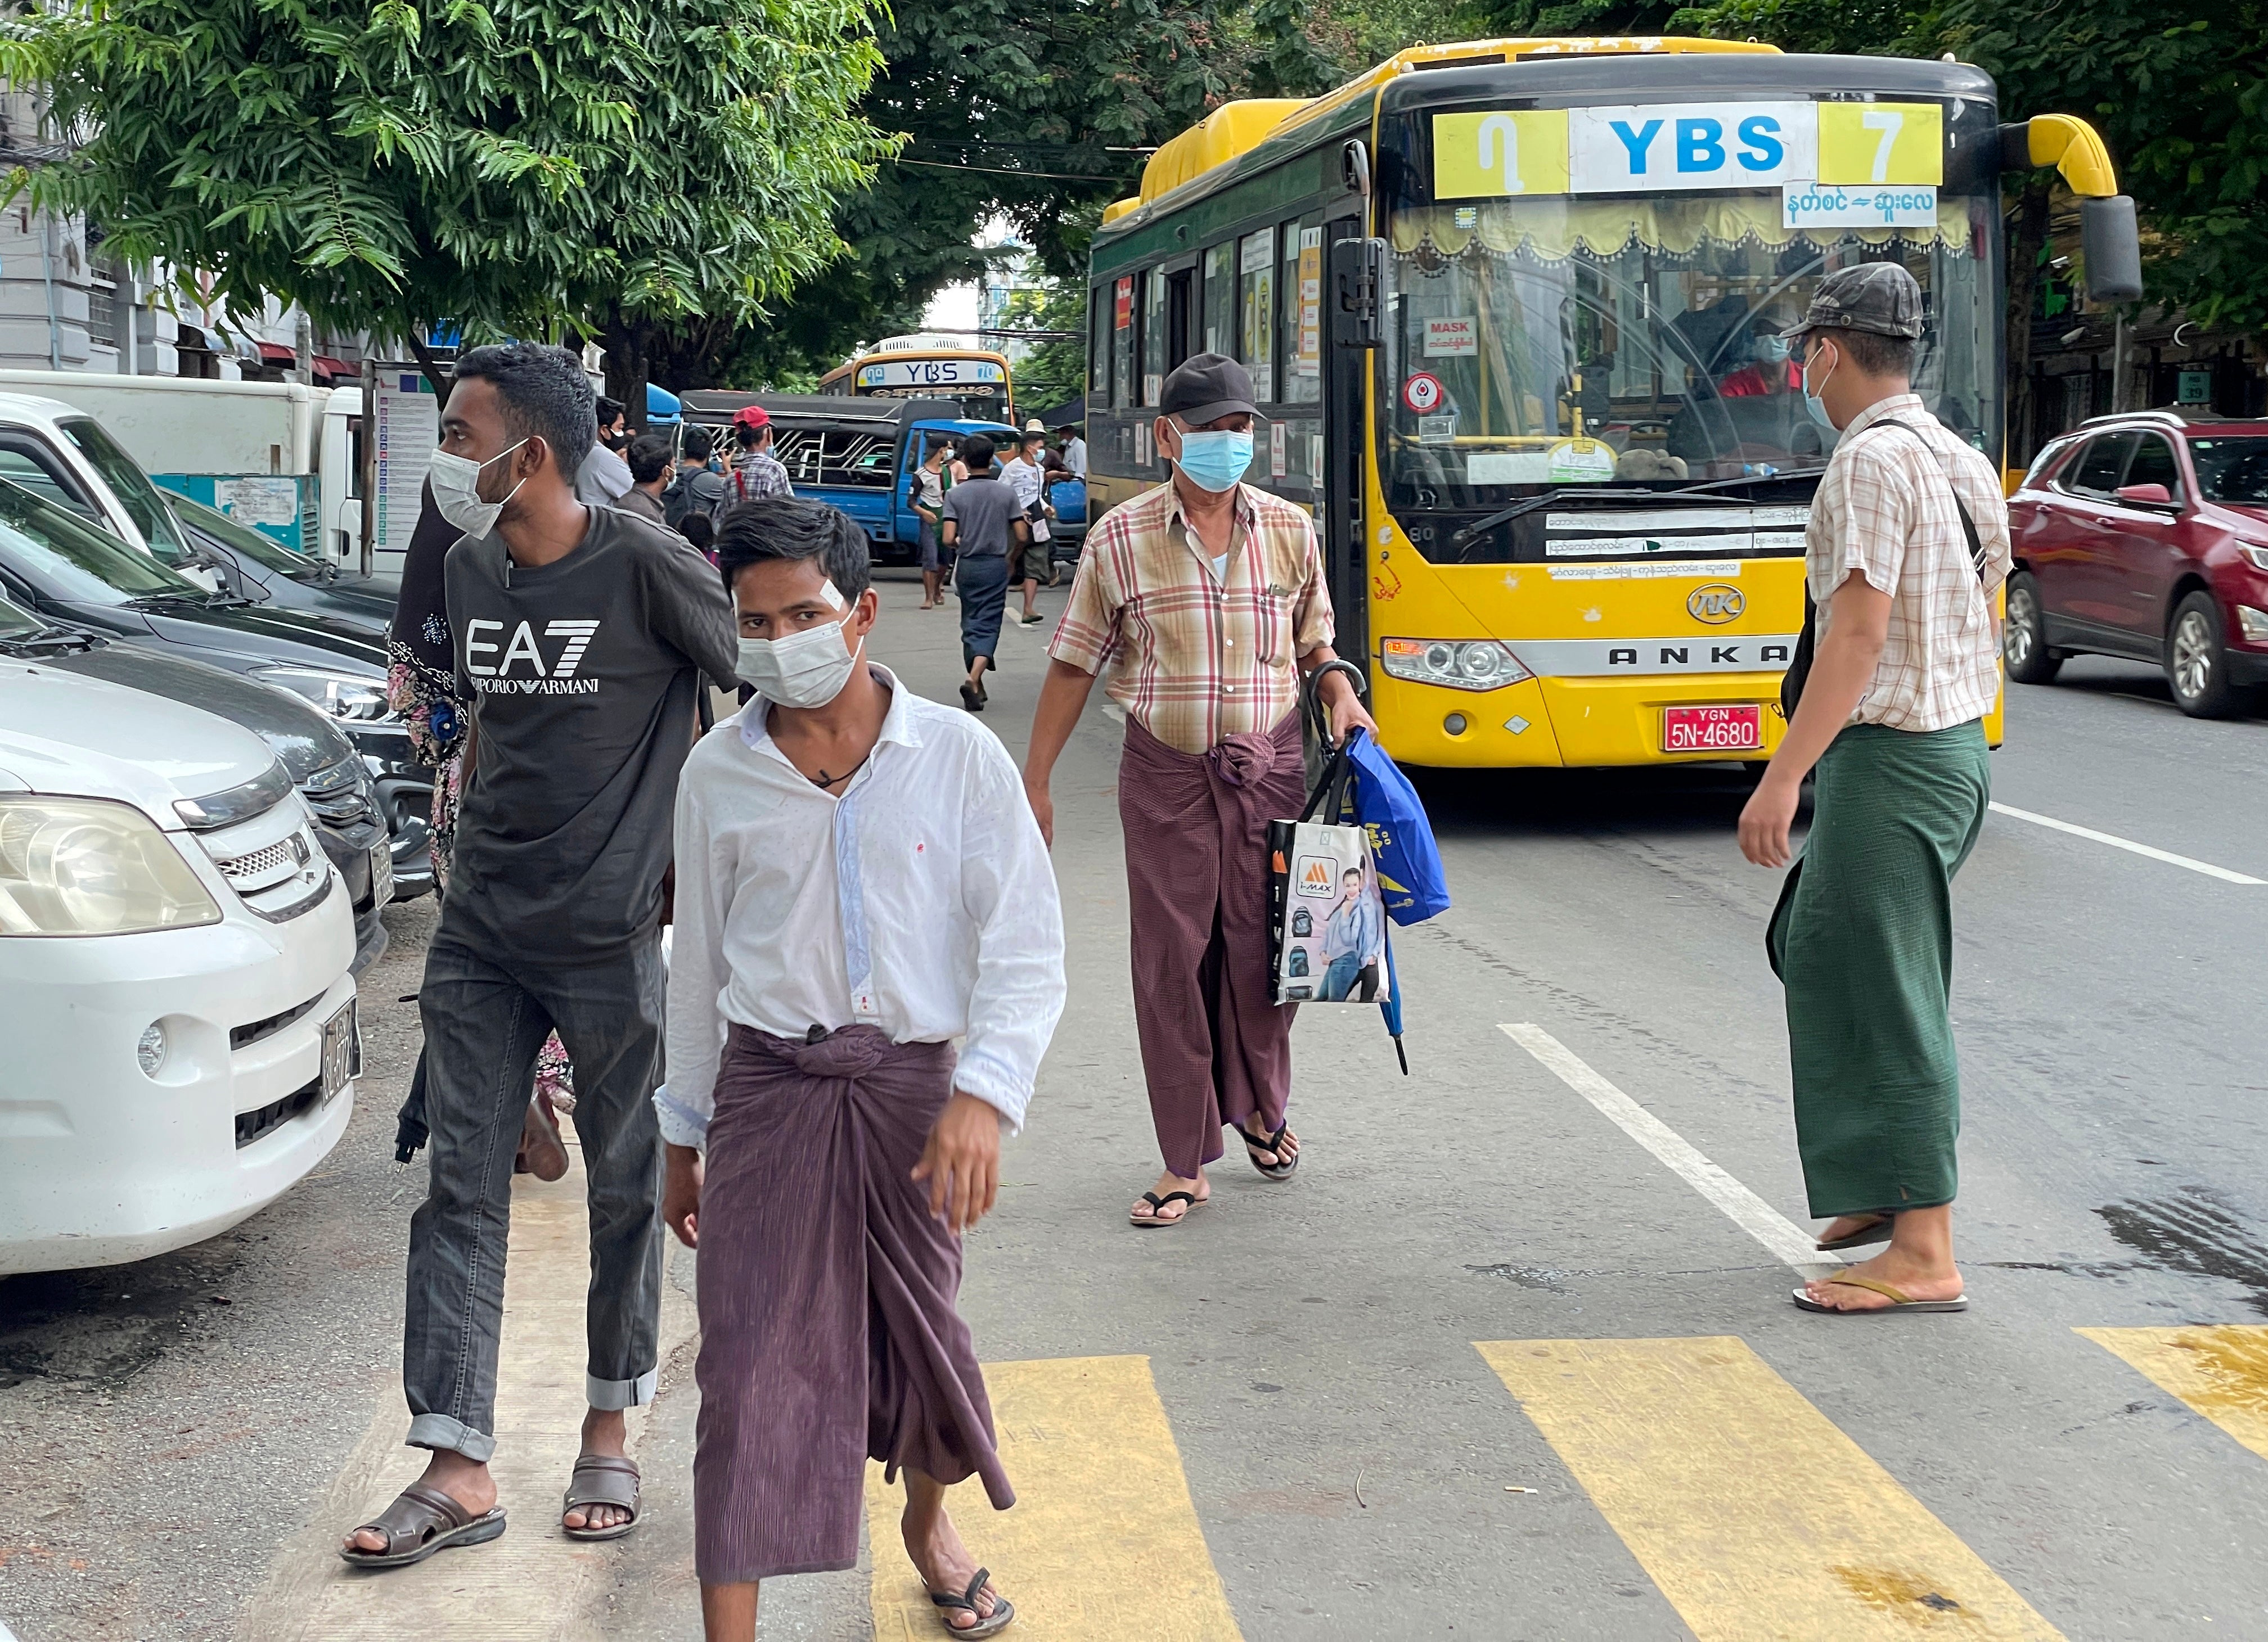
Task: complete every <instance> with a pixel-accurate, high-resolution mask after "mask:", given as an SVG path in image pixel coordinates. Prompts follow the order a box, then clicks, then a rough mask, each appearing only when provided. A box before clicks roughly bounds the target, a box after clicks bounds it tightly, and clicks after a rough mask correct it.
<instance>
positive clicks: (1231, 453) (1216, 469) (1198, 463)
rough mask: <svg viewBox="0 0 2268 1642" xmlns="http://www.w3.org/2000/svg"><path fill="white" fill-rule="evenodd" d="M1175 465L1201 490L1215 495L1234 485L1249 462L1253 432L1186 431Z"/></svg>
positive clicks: (1247, 430) (1250, 460)
mask: <svg viewBox="0 0 2268 1642" xmlns="http://www.w3.org/2000/svg"><path fill="white" fill-rule="evenodd" d="M1174 465H1175V466H1176V467H1178V468H1180V469H1181V470H1182V473H1184V474H1186V475H1187V476H1188V478H1189V483H1191V484H1193V485H1195V486H1196V487H1197V488H1198V489H1200V490H1209V491H1211V492H1212V493H1213V494H1214V495H1219V494H1220V493H1221V492H1222V491H1224V490H1229V489H1233V488H1234V487H1235V485H1236V481H1237V480H1240V479H1242V478H1243V477H1244V470H1245V469H1246V468H1248V467H1249V466H1251V465H1252V433H1251V430H1250V429H1246V430H1245V431H1244V432H1242V433H1185V434H1183V435H1182V453H1181V455H1179V456H1178V457H1176V458H1174Z"/></svg>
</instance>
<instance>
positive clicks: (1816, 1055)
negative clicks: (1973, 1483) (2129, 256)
mask: <svg viewBox="0 0 2268 1642" xmlns="http://www.w3.org/2000/svg"><path fill="white" fill-rule="evenodd" d="M1921 333H1922V304H1921V288H1920V287H1919V286H1918V284H1916V283H1915V282H1914V278H1913V275H1911V274H1909V273H1907V272H1906V270H1905V269H1904V268H1902V267H1900V266H1899V265H1898V264H1897V263H1895V262H1865V263H1860V264H1858V265H1857V266H1855V267H1852V268H1839V269H1837V270H1836V271H1835V272H1834V273H1832V274H1830V275H1828V276H1827V277H1826V278H1825V279H1823V280H1822V281H1821V282H1819V288H1818V290H1816V291H1815V293H1814V294H1813V296H1812V298H1811V306H1810V309H1809V311H1808V312H1807V313H1806V314H1805V316H1804V320H1803V323H1802V324H1801V325H1800V326H1797V327H1795V329H1794V330H1793V331H1792V332H1791V333H1790V335H1791V336H1792V337H1800V338H1801V339H1802V342H1803V348H1804V353H1803V376H1804V392H1805V394H1806V395H1807V396H1808V398H1809V400H1811V403H1812V407H1813V408H1814V409H1815V411H1818V412H1821V413H1823V414H1824V416H1825V419H1826V420H1827V421H1829V422H1830V423H1831V424H1832V425H1833V426H1834V427H1835V428H1836V429H1839V430H1840V432H1841V435H1842V437H1841V440H1840V441H1839V443H1837V445H1836V448H1835V454H1834V456H1833V458H1831V459H1830V461H1829V463H1828V466H1827V472H1826V473H1824V474H1823V475H1822V476H1821V478H1820V481H1819V490H1818V494H1817V495H1815V497H1814V498H1813V501H1812V506H1811V523H1810V527H1809V530H1808V532H1807V534H1806V538H1805V550H1806V555H1807V562H1806V573H1807V579H1808V589H1809V591H1810V594H1811V597H1813V598H1814V599H1815V601H1816V602H1817V605H1818V617H1817V645H1818V649H1817V659H1816V660H1815V662H1814V663H1813V664H1812V668H1811V672H1810V676H1809V678H1808V681H1807V682H1806V683H1804V685H1802V691H1801V695H1800V700H1799V703H1798V705H1797V707H1796V710H1795V714H1794V716H1793V718H1792V719H1791V720H1790V721H1789V723H1788V727H1787V734H1786V737H1784V738H1783V739H1782V740H1781V742H1780V744H1779V748H1778V751H1776V752H1775V753H1774V754H1773V755H1772V760H1771V766H1770V767H1769V768H1768V769H1767V770H1766V772H1765V773H1764V780H1763V781H1762V782H1761V783H1759V784H1758V786H1757V788H1756V795H1755V796H1754V797H1753V798H1751V799H1750V800H1749V804H1748V807H1747V809H1746V810H1743V811H1742V816H1741V848H1742V853H1743V854H1746V855H1747V856H1748V858H1749V860H1750V861H1755V862H1756V863H1757V864H1758V865H1759V866H1766V867H1778V866H1785V865H1786V862H1787V860H1788V853H1789V852H1788V828H1789V825H1790V823H1791V822H1792V821H1793V819H1794V817H1795V810H1796V801H1797V795H1798V791H1799V788H1800V785H1801V783H1802V781H1803V778H1804V776H1805V774H1806V773H1811V772H1813V771H1815V772H1816V774H1817V778H1818V791H1817V801H1816V806H1815V814H1814V817H1813V820H1812V826H1811V835H1810V837H1809V839H1808V840H1807V841H1806V843H1805V846H1804V853H1803V859H1802V861H1800V862H1798V863H1797V866H1796V870H1795V871H1793V872H1791V873H1790V874H1789V875H1788V876H1787V880H1786V883H1785V884H1783V886H1782V888H1781V893H1780V899H1779V905H1778V908H1777V909H1776V910H1775V911H1774V912H1773V913H1772V920H1771V930H1770V934H1769V936H1768V942H1767V944H1768V948H1769V950H1770V952H1771V959H1772V964H1773V967H1774V968H1775V969H1776V970H1777V971H1778V972H1779V975H1780V979H1781V980H1782V982H1783V983H1784V984H1785V985H1786V990H1787V1023H1788V1042H1789V1048H1790V1059H1791V1061H1792V1063H1793V1072H1794V1082H1795V1128H1796V1144H1797V1147H1798V1149H1799V1150H1800V1153H1801V1155H1802V1159H1803V1173H1804V1183H1805V1185H1806V1187H1807V1189H1808V1191H1809V1193H1810V1198H1811V1212H1812V1213H1814V1214H1815V1215H1818V1216H1820V1217H1822V1218H1825V1217H1827V1216H1830V1215H1832V1216H1835V1217H1836V1219H1835V1221H1834V1223H1833V1224H1832V1225H1830V1226H1829V1227H1828V1228H1827V1229H1826V1231H1825V1232H1824V1234H1823V1235H1822V1236H1821V1238H1820V1242H1819V1246H1820V1247H1821V1248H1822V1249H1823V1250H1833V1249H1849V1248H1859V1247H1863V1246H1866V1245H1867V1244H1870V1243H1878V1242H1889V1248H1888V1249H1887V1250H1884V1251H1883V1252H1881V1254H1878V1255H1876V1256H1874V1257H1873V1258H1871V1259H1868V1260H1866V1261H1863V1262H1861V1263H1860V1264H1857V1265H1855V1266H1852V1267H1851V1268H1850V1269H1849V1270H1847V1271H1845V1272H1838V1273H1837V1274H1836V1275H1835V1276H1834V1277H1832V1278H1830V1279H1824V1280H1823V1281H1819V1282H1814V1283H1808V1284H1806V1285H1805V1286H1803V1287H1802V1288H1800V1289H1798V1290H1796V1291H1795V1302H1796V1304H1797V1305H1799V1306H1801V1307H1803V1308H1805V1309H1807V1310H1810V1311H1829V1312H1847V1311H1884V1310H1898V1311H1958V1310H1962V1309H1963V1308H1965V1307H1966V1306H1967V1305H1968V1303H1969V1301H1968V1298H1967V1296H1966V1295H1965V1294H1963V1293H1962V1281H1961V1272H1960V1270H1959V1268H1958V1267H1956V1266H1955V1264H1954V1261H1953V1199H1954V1195H1955V1184H1956V1170H1955V1160H1954V1142H1955V1138H1956V1137H1957V1136H1958V1135H1959V1133H1960V1130H1961V1080H1960V1066H1959V1062H1958V1060H1957V1059H1956V1057H1955V1052H1954V1044H1953V1027H1952V1023H1951V1020H1950V1017H1949V1015H1948V997H1949V993H1950V991H1951V988H1952V984H1953V898H1952V885H1953V875H1954V874H1955V872H1957V871H1959V870H1960V869H1961V864H1962V861H1966V860H1967V859H1968V857H1969V852H1970V849H1971V848H1972V847H1974V846H1975V845H1976V842H1977V833H1978V832H1979V831H1981V830H1982V828H1983V826H1984V824H1985V804H1986V802H1987V800H1988V798H1989V796H1990V795H1991V790H1992V776H1991V772H1990V770H1989V768H1988V767H1987V764H1986V750H1985V729H1984V724H1983V720H1984V717H1985V714H1986V713H1987V712H1989V711H1991V710H1992V702H1993V699H1994V698H1995V696H1997V695H1998V693H1999V669H1998V649H1997V645H1996V642H1995V638H1996V635H1995V631H1994V622H1993V619H1992V594H1993V592H1994V590H1997V589H1998V588H1999V585H2000V583H2002V582H2004V581H2006V580H2007V575H2008V566H2009V563H2010V552H2009V543H2008V510H2007V504H2006V503H2005V502H2003V501H2002V499H2001V495H2000V486H1999V478H1998V475H1996V474H1995V473H1993V471H1992V464H1991V463H1989V462H1987V461H1986V460H1985V457H1984V455H1983V454H1982V453H1981V452H1979V451H1977V450H1975V449H1974V448H1972V447H1971V446H1970V444H1969V443H1967V442H1966V441H1964V440H1963V439H1962V437H1961V436H1959V435H1957V434H1955V433H1954V432H1953V431H1952V430H1951V429H1948V428H1947V427H1945V426H1944V424H1942V423H1941V422H1940V421H1938V420H1937V418H1936V417H1934V416H1933V415H1931V414H1930V413H1929V410H1928V407H1926V406H1925V405H1924V404H1923V402H1922V400H1921V398H1920V396H1919V395H1918V394H1917V393H1915V392H1913V390H1912V387H1911V383H1910V378H1911V374H1912V370H1913V358H1914V343H1915V341H1917V340H1918V338H1919V337H1920V335H1921Z"/></svg>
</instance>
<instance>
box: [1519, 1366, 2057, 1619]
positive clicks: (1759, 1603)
mask: <svg viewBox="0 0 2268 1642" xmlns="http://www.w3.org/2000/svg"><path fill="white" fill-rule="evenodd" d="M1476 1349H1477V1350H1478V1351H1479V1352H1480V1354H1481V1356H1482V1357H1483V1358H1484V1359H1485V1360H1487V1362H1488V1365H1489V1367H1491V1368H1493V1369H1494V1370H1495V1371H1496V1373H1497V1375H1498V1377H1499V1379H1501V1380H1502V1381H1503V1382H1504V1383H1505V1386H1506V1389H1509V1390H1510V1391H1511V1392H1512V1394H1513V1396H1516V1397H1518V1398H1519V1399H1520V1404H1521V1407H1522V1408H1523V1409H1524V1410H1526V1411H1527V1413H1528V1418H1530V1419H1532V1420H1534V1421H1535V1425H1536V1427H1537V1428H1538V1429H1539V1430H1540V1431H1542V1432H1543V1435H1544V1437H1545V1439H1546V1440H1548V1441H1549V1442H1550V1444H1551V1446H1552V1448H1555V1449H1556V1450H1557V1452H1558V1455H1559V1457H1560V1458H1561V1459H1562V1460H1563V1461H1565V1462H1566V1465H1567V1467H1568V1469H1569V1470H1571V1471H1572V1472H1573V1473H1574V1475H1575V1478H1576V1480H1577V1481H1578V1482H1580V1483H1581V1484H1582V1485H1583V1487H1584V1489H1585V1490H1586V1491H1587V1492H1588V1493H1589V1495H1590V1497H1591V1499H1592V1500H1593V1502H1594V1504H1596V1505H1597V1506H1598V1507H1599V1510H1600V1512H1601V1513H1602V1514H1603V1515H1604V1516H1605V1517H1606V1519H1607V1521H1608V1522H1609V1524H1611V1525H1612V1526H1613V1528H1614V1530H1615V1531H1616V1533H1617V1534H1619V1535H1621V1536H1622V1538H1623V1543H1624V1544H1626V1545H1628V1546H1629V1547H1630V1549H1631V1554H1633V1555H1634V1556H1636V1557H1637V1558H1638V1562H1639V1563H1640V1565H1643V1566H1644V1567H1645V1569H1646V1572H1647V1573H1648V1574H1649V1575H1651V1576H1652V1578H1653V1582H1654V1583H1655V1584H1656V1585H1657V1586H1659V1587H1661V1594H1663V1595H1664V1596H1665V1597H1667V1598H1668V1600H1669V1602H1670V1605H1671V1606H1672V1607H1674V1608H1675V1609H1677V1612H1678V1614H1679V1616H1681V1617H1682V1618H1683V1620H1684V1621H1685V1623H1686V1624H1687V1625H1688V1626H1690V1628H1691V1630H1692V1631H1693V1633H1694V1634H1695V1636H1697V1638H1701V1639H1702V1642H1717V1639H1718V1638H1742V1642H1746V1639H1747V1638H1778V1637H1785V1638H1804V1639H1805V1642H1810V1639H1811V1638H1823V1637H1832V1638H1837V1642H1865V1639H1866V1638H1876V1637H1881V1638H1891V1637H1896V1638H1911V1637H1912V1636H1913V1635H1914V1634H1915V1633H1917V1632H1930V1633H1937V1632H1942V1633H1944V1634H1945V1635H1947V1636H1948V1637H1955V1636H1957V1637H1961V1638H1978V1639H1979V1642H1981V1639H1982V1638H2024V1639H2027V1642H2032V1639H2038V1638H2054V1637H2058V1636H2059V1635H2060V1634H2061V1633H2060V1632H2058V1631H2057V1630H2056V1629H2055V1628H2054V1627H2053V1626H2051V1625H2050V1624H2048V1623H2047V1621H2046V1620H2044V1619H2043V1618H2041V1617H2040V1616H2039V1615H2038V1614H2037V1613H2036V1612H2034V1611H2033V1610H2032V1609H2031V1608H2030V1606H2029V1604H2027V1603H2026V1602H2025V1601H2024V1599H2023V1598H2022V1597H2021V1596H2019V1595H2018V1594H2016V1593H2015V1592H2014V1590H2012V1589H2011V1588H2010V1587H2008V1585H2007V1582H2006V1581H2005V1580H2002V1579H2001V1578H2000V1576H1999V1574H1997V1573H1995V1572H1992V1569H1991V1568H1989V1567H1987V1566H1986V1565H1985V1563H1984V1561H1983V1560H1982V1559H1981V1558H1978V1557H1977V1554H1976V1553H1975V1552H1974V1551H1972V1550H1970V1549H1969V1547H1968V1546H1967V1545H1965V1544H1963V1543H1962V1542H1961V1540H1960V1539H1959V1537H1958V1536H1955V1534H1954V1533H1953V1531H1952V1530H1951V1529H1949V1528H1947V1527H1946V1526H1945V1524H1943V1523H1942V1522H1940V1521H1938V1520H1937V1518H1936V1517H1934V1516H1933V1515H1932V1514H1930V1512H1929V1510H1928V1509H1927V1507H1926V1506H1923V1505H1922V1503H1921V1502H1920V1501H1919V1500H1918V1499H1915V1498H1914V1497H1913V1496H1912V1495H1911V1494H1910V1493H1908V1492H1906V1491H1905V1490H1904V1488H1901V1487H1900V1486H1899V1485H1898V1484H1897V1482H1896V1479H1894V1478H1893V1477H1891V1476H1890V1475H1889V1472H1887V1471H1885V1470H1883V1469H1882V1468H1881V1466H1880V1465H1877V1464H1876V1463H1875V1462H1874V1461H1873V1460H1872V1459H1870V1458H1868V1457H1867V1455H1866V1453H1865V1452H1864V1451H1862V1450H1861V1449H1860V1448H1859V1446H1858V1445H1857V1444H1856V1443H1854V1442H1852V1440H1851V1439H1850V1438H1848V1437H1846V1436H1845V1435H1844V1434H1843V1433H1842V1432H1841V1431H1840V1430H1838V1429H1837V1427H1836V1426H1835V1425H1834V1424H1833V1422H1831V1421H1830V1420H1829V1419H1828V1418H1827V1417H1826V1416H1825V1415H1823V1414H1822V1413H1821V1412H1820V1411H1818V1410H1817V1409H1815V1408H1814V1407H1813V1406H1812V1405H1811V1404H1809V1403H1808V1402H1807V1401H1806V1400H1805V1399H1804V1396H1803V1395H1802V1393H1800V1391H1798V1390H1797V1389H1795V1388H1794V1387H1793V1386H1792V1385H1790V1384H1788V1382H1786V1381H1785V1380H1783V1379H1781V1378H1780V1377H1779V1375H1778V1374H1775V1373H1774V1372H1772V1369H1771V1366H1770V1365H1769V1364H1767V1363H1766V1362H1765V1361H1764V1360H1763V1359H1762V1358H1760V1357H1758V1356H1757V1355H1756V1353H1755V1352H1752V1351H1750V1350H1749V1347H1748V1345H1746V1344H1745V1343H1744V1342H1742V1341H1741V1340H1738V1339H1734V1338H1697V1339H1667V1340H1497V1341H1479V1342H1476Z"/></svg>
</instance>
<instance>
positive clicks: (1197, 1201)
mask: <svg viewBox="0 0 2268 1642" xmlns="http://www.w3.org/2000/svg"><path fill="white" fill-rule="evenodd" d="M1176 1198H1179V1199H1181V1200H1182V1202H1184V1203H1186V1204H1188V1205H1189V1207H1187V1208H1185V1209H1183V1210H1182V1212H1181V1213H1179V1214H1176V1215H1175V1216H1174V1218H1173V1219H1171V1220H1162V1219H1160V1217H1159V1214H1158V1211H1159V1210H1160V1209H1162V1208H1164V1207H1165V1206H1166V1205H1167V1204H1168V1203H1171V1202H1172V1201H1173V1200H1174V1199H1176ZM1142 1201H1143V1202H1145V1203H1146V1204H1148V1205H1149V1206H1150V1213H1149V1215H1148V1216H1147V1217H1146V1218H1145V1217H1144V1216H1142V1215H1138V1214H1129V1215H1128V1216H1127V1217H1126V1219H1127V1221H1128V1223H1129V1224H1130V1225H1135V1226H1148V1227H1158V1226H1178V1225H1180V1224H1181V1223H1182V1221H1185V1220H1187V1219H1189V1216H1190V1215H1192V1214H1194V1213H1197V1211H1198V1210H1199V1209H1201V1208H1203V1207H1204V1206H1205V1202H1206V1199H1204V1198H1200V1197H1196V1196H1193V1195H1192V1194H1190V1193H1189V1192H1187V1191H1168V1192H1167V1193H1166V1195H1165V1196H1164V1197H1162V1198H1161V1197H1160V1196H1159V1195H1158V1194H1157V1193H1156V1192H1154V1191H1145V1192H1144V1193H1143V1194H1142ZM961 1634H962V1635H964V1636H966V1635H967V1634H968V1632H966V1631H963V1632H962V1633H961Z"/></svg>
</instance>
